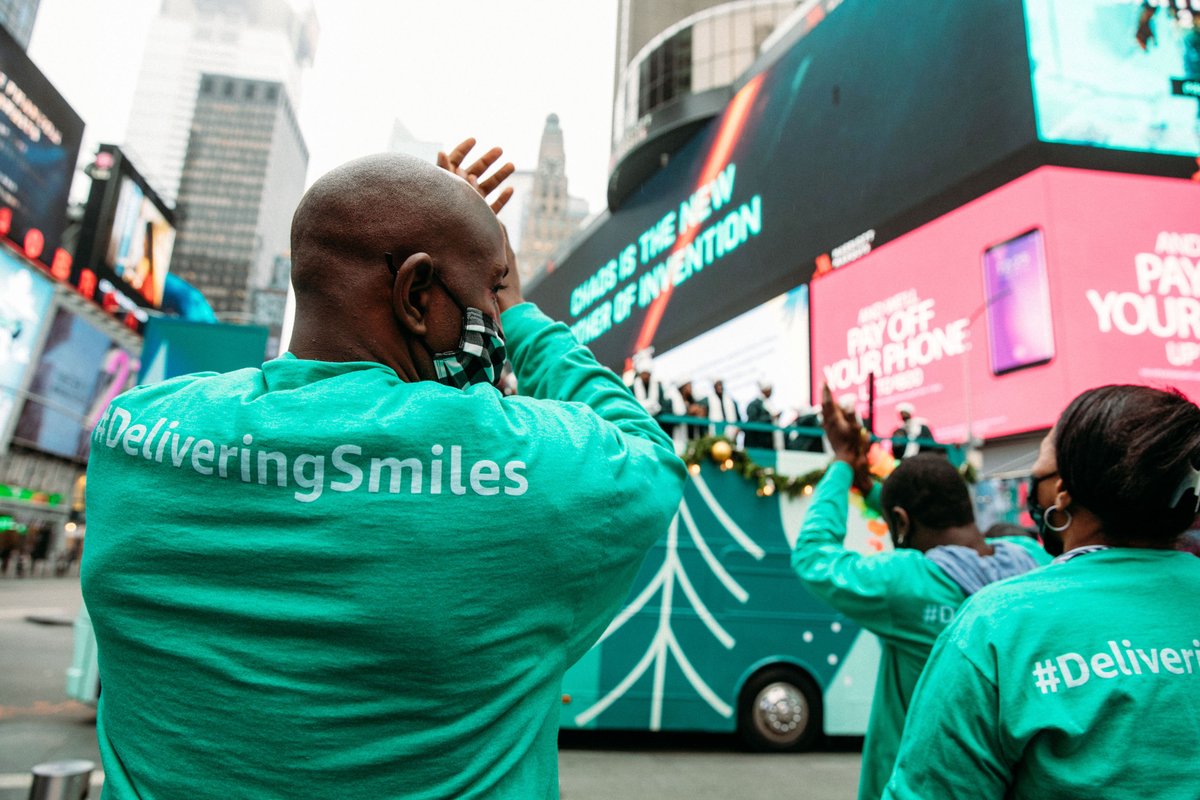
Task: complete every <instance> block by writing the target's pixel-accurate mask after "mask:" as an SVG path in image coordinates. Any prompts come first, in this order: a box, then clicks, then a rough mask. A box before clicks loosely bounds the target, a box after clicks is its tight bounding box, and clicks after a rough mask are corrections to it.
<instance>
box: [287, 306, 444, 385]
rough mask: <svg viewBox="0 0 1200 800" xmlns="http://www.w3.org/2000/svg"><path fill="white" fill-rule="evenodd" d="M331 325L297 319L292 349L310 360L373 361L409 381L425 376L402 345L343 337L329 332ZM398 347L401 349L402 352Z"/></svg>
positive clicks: (298, 355)
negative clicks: (395, 346)
mask: <svg viewBox="0 0 1200 800" xmlns="http://www.w3.org/2000/svg"><path fill="white" fill-rule="evenodd" d="M328 330H329V327H328V326H322V325H312V324H305V323H302V322H301V321H299V320H297V322H296V327H295V329H294V330H293V331H292V340H291V343H290V344H289V346H288V352H290V353H291V354H292V355H294V356H295V357H296V358H302V359H306V360H310V361H329V362H333V363H343V362H346V361H370V362H374V363H376V364H383V365H384V366H386V367H390V368H391V369H392V370H393V371H394V372H395V373H396V375H397V377H399V378H400V380H402V381H405V382H406V383H414V382H416V381H419V380H421V376H420V373H419V372H418V371H417V369H416V366H415V364H414V363H413V360H412V356H411V354H410V353H408V352H404V351H403V350H402V348H388V347H383V346H382V345H381V344H380V343H379V342H376V341H373V340H366V339H359V338H355V337H343V336H340V335H338V334H336V333H333V334H330V333H328ZM395 351H401V352H400V354H399V355H398V354H397V352H395Z"/></svg>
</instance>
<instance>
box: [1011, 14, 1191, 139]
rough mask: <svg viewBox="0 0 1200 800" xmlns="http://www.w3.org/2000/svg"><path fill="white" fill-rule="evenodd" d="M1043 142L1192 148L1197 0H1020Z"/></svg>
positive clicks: (1038, 124)
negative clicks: (1022, 6)
mask: <svg viewBox="0 0 1200 800" xmlns="http://www.w3.org/2000/svg"><path fill="white" fill-rule="evenodd" d="M1025 13H1026V19H1027V25H1028V29H1029V56H1030V62H1031V73H1032V84H1033V95H1034V105H1035V108H1036V112H1037V126H1038V135H1039V137H1040V138H1041V139H1042V140H1043V141H1047V142H1059V143H1066V144H1082V145H1090V146H1094V147H1105V148H1114V149H1122V150H1142V151H1149V152H1157V153H1170V154H1178V155H1191V156H1195V155H1196V154H1197V153H1200V0H1148V1H1147V0H1025Z"/></svg>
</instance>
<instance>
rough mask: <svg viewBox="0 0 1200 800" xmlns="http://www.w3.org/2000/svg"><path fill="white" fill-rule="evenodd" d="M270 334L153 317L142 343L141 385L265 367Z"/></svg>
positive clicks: (257, 327)
mask: <svg viewBox="0 0 1200 800" xmlns="http://www.w3.org/2000/svg"><path fill="white" fill-rule="evenodd" d="M267 334H268V331H267V329H266V328H265V327H263V326H261V325H233V324H229V323H217V322H192V321H190V320H185V319H175V318H172V317H151V319H150V321H149V322H148V323H147V324H146V334H145V336H146V338H145V341H144V342H143V344H142V367H141V374H140V375H139V376H138V383H158V382H160V381H165V380H167V379H168V378H174V377H175V376H177V375H190V374H191V373H193V372H232V371H233V370H236V369H243V368H245V367H258V366H262V363H263V361H264V360H266V358H267V356H266V351H267Z"/></svg>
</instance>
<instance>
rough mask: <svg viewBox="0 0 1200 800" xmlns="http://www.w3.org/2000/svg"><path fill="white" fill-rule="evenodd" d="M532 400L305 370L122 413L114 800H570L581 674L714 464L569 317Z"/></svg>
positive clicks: (520, 369)
mask: <svg viewBox="0 0 1200 800" xmlns="http://www.w3.org/2000/svg"><path fill="white" fill-rule="evenodd" d="M502 323H503V325H504V329H505V331H506V332H507V337H508V341H509V343H510V353H511V357H512V362H513V365H514V368H515V370H516V374H517V378H518V380H519V381H520V385H521V389H522V391H523V393H525V394H526V395H529V396H522V397H512V398H503V397H502V396H501V395H500V393H499V392H498V391H496V390H495V389H494V388H492V387H490V386H476V387H471V388H469V389H467V390H465V391H461V390H457V389H451V388H447V387H445V386H441V385H439V384H437V383H433V382H428V381H424V382H419V383H404V382H403V381H401V380H400V379H399V378H397V376H396V374H395V373H394V372H393V371H392V370H390V369H388V368H386V367H384V366H382V365H380V364H376V363H366V362H358V363H324V362H315V361H304V360H299V359H296V358H294V357H290V356H286V357H283V358H280V359H276V360H274V361H271V362H268V363H266V364H264V365H263V366H262V369H248V370H241V371H239V372H234V373H230V374H227V375H204V376H188V377H184V378H178V379H175V380H171V381H168V382H166V383H162V384H159V385H156V386H149V387H142V388H138V389H135V390H133V391H131V392H129V393H127V394H125V395H122V396H121V397H119V398H117V399H116V400H115V401H114V402H113V404H112V406H111V408H110V409H109V411H108V412H107V413H106V415H105V416H104V418H103V420H102V421H101V423H100V424H99V425H98V426H97V429H96V431H95V433H94V434H93V449H92V457H91V463H90V465H89V469H88V539H87V550H86V555H85V557H84V561H83V590H84V598H85V600H86V602H87V605H88V608H89V610H90V611H91V615H92V621H93V624H94V626H95V631H96V638H97V641H98V643H99V660H100V673H101V681H102V685H103V694H102V696H101V699H100V704H99V710H98V719H97V732H98V735H99V742H100V750H101V753H102V757H103V762H104V770H105V774H106V782H105V791H104V797H105V798H108V799H109V800H125V798H142V799H143V800H152V799H153V798H166V799H168V800H173V799H174V798H179V797H188V798H197V799H200V798H212V799H213V800H230V798H238V800H253V799H256V798H283V797H301V796H303V797H327V798H335V797H336V798H339V800H354V798H363V800H367V799H368V798H369V799H370V800H379V799H380V798H400V797H403V798H466V797H472V798H477V797H487V798H520V800H527V799H528V798H555V797H557V796H558V781H557V771H558V769H557V768H558V763H557V753H556V737H557V733H558V714H559V711H558V709H559V705H560V696H559V691H560V690H559V684H560V681H561V678H562V675H563V672H564V671H565V670H566V669H567V667H569V666H570V665H571V664H572V662H574V661H575V660H576V659H578V658H579V657H580V656H581V655H582V654H583V653H584V652H585V651H586V650H587V649H588V648H589V647H590V646H591V644H592V643H593V642H594V641H595V640H596V639H597V638H598V637H599V635H600V634H601V633H602V632H603V630H604V628H605V626H606V625H607V624H608V622H609V621H610V620H611V618H612V617H613V616H614V615H615V613H616V612H617V611H618V610H619V609H620V607H621V604H622V601H623V600H624V599H625V596H626V594H627V592H628V591H629V588H630V585H631V583H632V581H633V579H634V577H635V574H636V572H637V570H638V567H639V565H640V564H641V562H642V560H643V557H644V556H645V554H646V552H647V551H648V549H649V548H650V546H651V545H652V544H653V543H654V542H655V540H657V539H658V538H659V537H660V535H661V534H662V533H663V532H664V531H665V530H666V528H667V525H668V523H669V522H670V520H671V517H672V515H673V514H674V513H675V510H676V506H677V505H678V503H679V500H680V496H681V493H682V488H683V482H684V480H685V479H686V475H687V473H686V470H685V469H684V466H683V463H682V462H681V461H680V460H679V459H678V458H676V457H675V455H674V453H673V451H672V447H671V441H670V439H669V438H667V436H666V435H665V434H663V433H662V431H661V430H660V429H659V427H658V425H657V424H655V423H654V421H653V420H652V419H651V418H650V417H649V416H647V414H646V413H645V412H644V411H643V410H642V409H641V407H640V406H639V405H638V404H637V402H636V401H635V400H634V399H633V398H632V397H630V395H629V392H628V391H626V389H625V387H624V386H623V385H622V384H621V382H620V380H618V378H617V377H616V376H615V375H614V374H613V373H612V372H611V371H609V370H607V369H605V368H603V367H601V366H600V365H599V364H597V363H596V361H595V359H594V358H593V357H592V355H591V353H590V352H589V351H588V350H587V349H586V348H584V347H582V346H581V345H579V344H578V343H577V342H576V340H575V339H574V337H572V335H571V334H570V332H569V331H568V329H567V328H566V326H564V325H561V324H556V323H553V322H551V321H550V320H549V319H548V318H547V317H545V316H544V315H543V314H542V313H541V312H540V311H538V310H537V309H536V308H535V307H533V306H532V305H529V304H525V305H521V306H517V307H515V308H512V309H510V310H509V311H508V312H506V313H505V314H504V316H503V318H502Z"/></svg>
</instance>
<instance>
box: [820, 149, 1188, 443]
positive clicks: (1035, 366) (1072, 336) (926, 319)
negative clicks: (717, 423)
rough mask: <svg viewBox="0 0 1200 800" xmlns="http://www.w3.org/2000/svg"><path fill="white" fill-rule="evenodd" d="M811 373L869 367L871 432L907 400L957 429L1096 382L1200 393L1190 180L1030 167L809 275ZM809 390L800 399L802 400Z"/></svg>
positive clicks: (1028, 426)
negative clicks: (844, 263)
mask: <svg viewBox="0 0 1200 800" xmlns="http://www.w3.org/2000/svg"><path fill="white" fill-rule="evenodd" d="M811 289H812V320H813V335H812V338H813V383H814V389H815V390H816V389H819V388H820V386H821V383H822V382H824V381H828V382H829V384H830V386H831V388H832V389H833V391H834V392H835V394H844V393H856V394H857V395H858V397H859V406H860V409H862V410H863V411H865V410H866V405H867V403H866V401H867V395H868V390H867V385H868V376H869V375H870V374H874V375H875V377H876V381H875V394H876V413H875V418H876V419H877V420H879V421H880V422H879V423H878V424H877V425H876V433H879V434H884V435H886V434H890V433H891V432H892V428H894V427H895V425H896V424H898V418H897V415H896V411H895V409H896V405H897V404H898V403H900V402H902V401H908V402H911V403H912V404H913V405H914V406H915V407H916V413H917V416H919V417H923V418H925V419H926V420H927V421H928V422H929V424H930V426H931V428H932V430H933V432H934V434H935V435H936V436H937V437H938V438H939V439H942V440H944V441H962V440H963V439H964V438H965V435H966V432H967V423H968V421H969V422H970V425H971V430H972V432H973V434H974V435H976V436H982V437H986V438H991V437H996V436H1004V435H1008V434H1015V433H1021V432H1027V431H1031V430H1036V429H1041V428H1046V427H1049V426H1050V425H1051V424H1052V423H1053V422H1054V420H1055V419H1056V418H1057V417H1058V414H1059V413H1060V412H1061V411H1062V410H1063V408H1065V407H1066V405H1067V403H1068V402H1069V401H1070V399H1071V398H1072V397H1074V396H1075V395H1076V394H1078V393H1079V392H1081V391H1083V390H1084V389H1087V388H1090V387H1093V386H1100V385H1103V384H1108V383H1140V384H1148V385H1151V386H1158V387H1165V386H1173V387H1176V388H1178V389H1179V390H1180V391H1182V392H1184V393H1185V394H1187V395H1188V396H1189V397H1191V398H1193V399H1196V398H1200V191H1197V188H1196V185H1195V184H1194V183H1191V182H1190V181H1185V180H1175V179H1170V178H1157V177H1147V176H1136V175H1121V174H1116V173H1101V172H1090V171H1085V170H1071V169H1063V168H1057V167H1044V168H1042V169H1039V170H1036V171H1035V172H1033V173H1031V174H1029V175H1027V176H1025V177H1023V178H1020V179H1018V180H1016V181H1013V182H1012V183H1010V184H1008V185H1006V186H1004V187H1002V188H1000V189H997V190H996V191H994V192H991V193H989V194H987V195H985V196H984V197H981V198H979V199H978V200H976V201H974V202H972V203H969V204H967V205H965V206H963V207H962V208H960V209H958V210H956V211H954V212H952V213H950V214H947V215H945V216H943V217H941V218H939V219H937V220H935V221H933V222H931V223H929V224H927V225H925V226H923V227H921V228H918V229H917V230H915V231H912V232H911V233H909V234H907V235H905V236H902V237H901V238H899V239H896V240H895V241H892V242H889V243H888V244H886V245H884V246H883V247H881V248H879V249H878V250H876V251H875V252H873V253H871V254H870V255H868V256H866V257H865V258H863V259H861V260H860V261H857V262H855V263H854V264H852V265H850V266H848V267H846V268H844V269H840V270H837V271H835V272H833V273H830V274H829V275H826V276H824V277H822V278H819V279H817V280H815V281H814V282H813V283H812V286H811ZM815 394H816V393H815V391H814V399H815Z"/></svg>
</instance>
